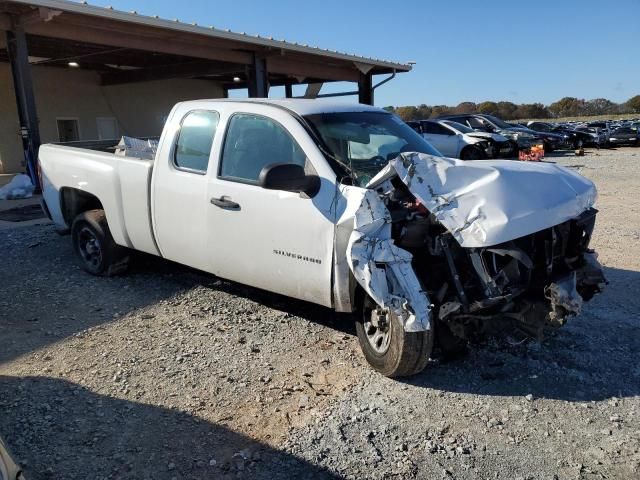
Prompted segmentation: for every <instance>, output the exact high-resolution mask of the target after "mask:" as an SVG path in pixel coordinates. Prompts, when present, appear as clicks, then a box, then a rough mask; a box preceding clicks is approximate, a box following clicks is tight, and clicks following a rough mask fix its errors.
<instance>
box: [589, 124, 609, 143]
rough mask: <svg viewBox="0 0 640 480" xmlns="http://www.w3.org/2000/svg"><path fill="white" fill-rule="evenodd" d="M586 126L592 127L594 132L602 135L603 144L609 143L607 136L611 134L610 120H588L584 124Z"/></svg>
mask: <svg viewBox="0 0 640 480" xmlns="http://www.w3.org/2000/svg"><path fill="white" fill-rule="evenodd" d="M586 126H587V127H588V128H594V129H595V130H596V132H598V133H599V134H601V135H603V136H604V138H605V141H604V144H607V143H609V137H610V136H611V131H612V129H611V122H608V121H597V122H589V123H587V124H586Z"/></svg>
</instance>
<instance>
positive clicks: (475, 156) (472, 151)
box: [460, 145, 487, 160]
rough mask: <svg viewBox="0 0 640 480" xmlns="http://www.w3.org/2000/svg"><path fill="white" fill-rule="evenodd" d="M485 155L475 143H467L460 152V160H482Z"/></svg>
mask: <svg viewBox="0 0 640 480" xmlns="http://www.w3.org/2000/svg"><path fill="white" fill-rule="evenodd" d="M485 158H487V156H486V155H485V154H484V152H483V151H482V150H481V149H480V148H478V147H476V146H475V145H468V146H466V147H464V148H463V149H462V151H461V152H460V160H484V159H485Z"/></svg>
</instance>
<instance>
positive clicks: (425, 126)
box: [422, 122, 437, 134]
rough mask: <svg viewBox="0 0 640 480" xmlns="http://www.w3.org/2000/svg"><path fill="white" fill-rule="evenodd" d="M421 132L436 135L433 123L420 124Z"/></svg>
mask: <svg viewBox="0 0 640 480" xmlns="http://www.w3.org/2000/svg"><path fill="white" fill-rule="evenodd" d="M422 131H423V132H424V133H430V134H434V133H437V132H436V129H435V123H433V122H422Z"/></svg>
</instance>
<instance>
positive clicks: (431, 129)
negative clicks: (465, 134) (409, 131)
mask: <svg viewBox="0 0 640 480" xmlns="http://www.w3.org/2000/svg"><path fill="white" fill-rule="evenodd" d="M422 129H423V131H424V138H425V139H426V140H427V141H428V142H429V143H430V144H431V145H433V146H434V147H436V149H437V150H438V151H439V152H440V153H442V155H444V156H445V157H456V155H457V153H458V137H457V136H456V135H455V133H454V132H452V131H451V130H449V129H448V128H445V127H443V126H442V125H440V124H438V123H435V122H424V123H423V124H422Z"/></svg>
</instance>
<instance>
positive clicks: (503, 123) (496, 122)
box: [485, 115, 513, 128]
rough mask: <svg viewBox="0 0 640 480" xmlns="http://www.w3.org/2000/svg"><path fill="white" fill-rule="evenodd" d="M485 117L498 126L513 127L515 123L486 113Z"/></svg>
mask: <svg viewBox="0 0 640 480" xmlns="http://www.w3.org/2000/svg"><path fill="white" fill-rule="evenodd" d="M485 118H486V119H487V120H489V121H490V122H491V123H493V124H494V125H495V126H496V127H498V128H513V125H511V124H509V123H507V122H505V121H503V120H500V119H499V118H498V117H494V116H493V115H485Z"/></svg>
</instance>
